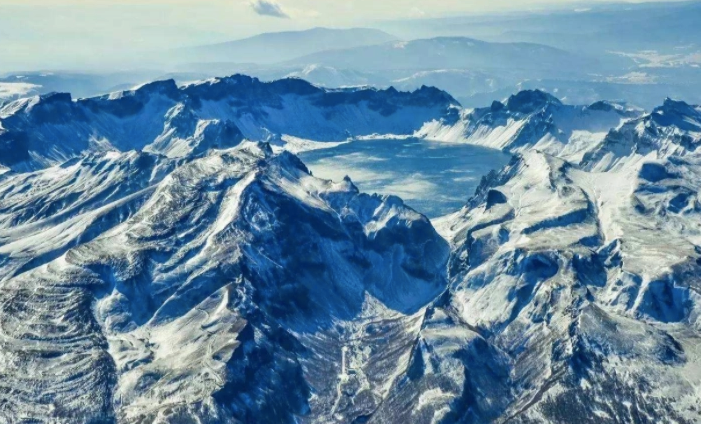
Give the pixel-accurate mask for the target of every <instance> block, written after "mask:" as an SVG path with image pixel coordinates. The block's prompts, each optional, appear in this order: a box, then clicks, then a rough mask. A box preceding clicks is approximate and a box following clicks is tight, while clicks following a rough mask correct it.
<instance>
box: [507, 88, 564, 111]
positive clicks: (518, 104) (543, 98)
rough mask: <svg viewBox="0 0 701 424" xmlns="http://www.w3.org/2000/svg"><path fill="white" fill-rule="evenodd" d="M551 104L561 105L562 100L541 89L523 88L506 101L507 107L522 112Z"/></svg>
mask: <svg viewBox="0 0 701 424" xmlns="http://www.w3.org/2000/svg"><path fill="white" fill-rule="evenodd" d="M549 104H555V105H561V104H562V102H560V100H559V99H558V98H557V97H555V96H553V95H551V94H549V93H546V92H544V91H541V90H537V89H536V90H523V91H520V92H518V93H516V94H514V95H512V96H510V97H509V99H508V100H507V101H506V107H507V109H509V110H511V111H514V112H520V113H533V112H535V111H536V110H538V109H542V108H544V107H545V106H547V105H549Z"/></svg>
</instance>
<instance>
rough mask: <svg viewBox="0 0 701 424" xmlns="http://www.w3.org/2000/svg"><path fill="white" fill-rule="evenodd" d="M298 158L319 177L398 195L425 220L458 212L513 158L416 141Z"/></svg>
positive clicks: (363, 144) (358, 144)
mask: <svg viewBox="0 0 701 424" xmlns="http://www.w3.org/2000/svg"><path fill="white" fill-rule="evenodd" d="M299 156H300V157H301V158H302V160H303V161H304V163H305V164H306V165H307V166H308V167H309V169H310V170H311V171H312V173H313V174H314V175H315V176H317V177H320V178H325V179H330V180H334V181H340V180H341V179H343V177H344V176H346V175H347V176H349V177H350V178H351V180H353V182H354V183H355V184H356V185H357V186H358V188H359V189H360V190H361V191H364V192H367V193H380V194H394V195H397V196H399V197H401V198H402V199H404V201H405V202H406V203H407V204H408V205H409V206H411V207H412V208H414V209H416V210H417V211H419V212H421V213H423V214H425V215H426V216H428V217H429V218H435V217H438V216H442V215H445V214H448V213H451V212H454V211H456V210H458V209H460V208H461V207H462V206H464V205H465V202H466V201H467V199H468V198H470V197H471V196H472V195H473V194H474V192H475V189H476V188H477V186H478V185H479V183H480V180H481V179H482V177H483V176H484V175H487V174H488V173H489V171H490V170H492V169H499V168H501V167H503V166H504V165H506V164H507V163H508V162H509V160H510V159H511V155H509V154H506V153H503V152H500V151H498V150H493V149H487V148H483V147H479V146H472V145H467V144H455V143H439V142H435V141H426V140H419V139H410V140H384V139H380V140H362V141H353V142H350V143H346V144H342V145H339V146H336V147H333V148H329V149H321V150H314V151H309V152H305V153H301V154H300V155H299Z"/></svg>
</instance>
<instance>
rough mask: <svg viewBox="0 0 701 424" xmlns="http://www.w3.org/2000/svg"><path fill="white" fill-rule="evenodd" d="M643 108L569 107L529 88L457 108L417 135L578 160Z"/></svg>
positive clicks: (602, 105)
mask: <svg viewBox="0 0 701 424" xmlns="http://www.w3.org/2000/svg"><path fill="white" fill-rule="evenodd" d="M638 115H639V112H637V111H634V110H629V109H626V108H624V107H622V106H620V105H617V104H613V103H609V102H603V101H602V102H597V103H594V104H592V105H590V106H571V105H566V104H563V103H562V102H560V100H558V99H557V98H555V97H553V96H552V95H550V94H548V93H545V92H542V91H539V90H525V91H521V92H519V93H518V94H515V95H512V96H511V97H509V98H508V99H507V100H506V102H504V103H502V102H499V101H495V102H494V103H493V104H492V105H491V107H487V108H480V109H465V110H460V109H459V108H455V109H453V114H452V116H450V117H446V118H443V119H441V120H436V121H433V122H430V123H427V124H426V125H425V126H424V127H423V128H422V129H421V130H420V131H418V132H417V133H416V136H418V137H422V138H428V139H432V140H439V141H447V142H464V143H470V144H476V145H480V146H485V147H491V148H495V149H500V150H505V151H508V152H514V153H516V152H524V151H528V150H531V149H537V150H541V151H544V152H547V153H550V154H553V155H558V156H560V157H563V158H566V159H568V160H571V161H575V162H578V161H579V160H580V159H581V157H582V156H583V155H584V154H585V153H586V152H587V151H589V150H590V149H592V148H593V147H594V146H596V145H597V144H598V143H599V142H601V141H602V140H603V139H604V138H605V137H606V135H607V134H608V132H609V131H610V130H611V129H612V128H617V127H618V126H620V125H621V124H622V123H623V122H625V121H626V120H629V119H632V118H634V117H637V116H638Z"/></svg>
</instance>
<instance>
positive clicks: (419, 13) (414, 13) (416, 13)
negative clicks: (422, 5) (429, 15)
mask: <svg viewBox="0 0 701 424" xmlns="http://www.w3.org/2000/svg"><path fill="white" fill-rule="evenodd" d="M409 16H412V17H414V18H421V17H423V16H426V12H424V11H423V10H421V9H419V8H418V7H412V8H411V9H410V10H409Z"/></svg>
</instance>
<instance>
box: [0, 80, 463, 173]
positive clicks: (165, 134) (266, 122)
mask: <svg viewBox="0 0 701 424" xmlns="http://www.w3.org/2000/svg"><path fill="white" fill-rule="evenodd" d="M457 104H458V103H457V102H456V101H455V100H454V99H453V98H452V97H450V96H449V95H448V94H446V93H445V92H442V91H440V90H437V89H434V88H429V87H422V88H420V89H418V90H416V91H414V92H411V93H408V92H399V91H397V90H394V89H388V90H376V89H371V88H363V89H343V90H328V89H322V88H318V87H315V86H313V85H311V84H309V83H307V82H305V81H302V80H298V79H285V80H278V81H273V82H269V83H264V82H261V81H259V80H258V79H255V78H250V77H246V76H242V75H235V76H232V77H228V78H216V79H212V80H207V81H204V82H200V83H194V84H189V85H185V86H182V87H178V86H177V85H176V83H175V82H174V81H172V80H167V81H159V82H154V83H150V84H146V85H143V86H141V87H138V88H136V89H134V90H130V91H124V92H117V93H113V94H110V95H107V96H102V97H96V98H88V99H79V100H75V101H74V100H73V99H71V96H70V95H69V94H50V95H44V96H38V97H32V98H29V99H22V100H18V101H16V102H13V103H10V104H8V105H6V106H5V107H3V108H2V109H0V165H4V166H7V167H10V168H13V169H17V170H27V169H29V170H31V169H40V168H42V167H46V166H50V165H54V164H58V163H61V162H63V161H66V160H69V159H71V158H73V157H76V156H78V155H81V154H82V153H84V152H86V151H93V152H94V151H107V150H116V151H128V150H132V149H138V150H147V151H152V152H156V153H163V154H167V155H170V156H173V155H183V154H185V153H189V152H193V151H195V152H196V151H202V150H204V149H206V148H209V147H232V146H234V145H236V144H237V143H238V142H240V141H241V139H242V137H245V138H247V139H249V140H270V139H279V138H280V137H281V136H283V135H289V136H293V137H297V138H301V139H309V140H315V141H341V140H345V139H347V138H349V137H354V136H364V135H370V134H375V133H379V134H411V133H413V132H414V131H416V130H418V129H419V128H420V127H421V125H422V124H423V123H424V122H428V121H431V120H434V119H439V118H440V117H441V116H443V115H445V114H446V113H447V112H448V110H449V108H450V107H451V106H455V105H457Z"/></svg>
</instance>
